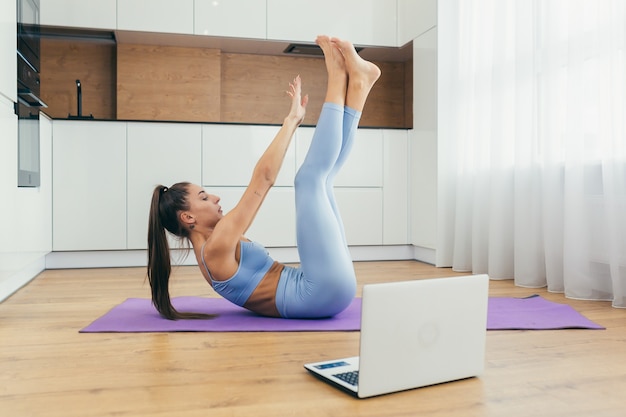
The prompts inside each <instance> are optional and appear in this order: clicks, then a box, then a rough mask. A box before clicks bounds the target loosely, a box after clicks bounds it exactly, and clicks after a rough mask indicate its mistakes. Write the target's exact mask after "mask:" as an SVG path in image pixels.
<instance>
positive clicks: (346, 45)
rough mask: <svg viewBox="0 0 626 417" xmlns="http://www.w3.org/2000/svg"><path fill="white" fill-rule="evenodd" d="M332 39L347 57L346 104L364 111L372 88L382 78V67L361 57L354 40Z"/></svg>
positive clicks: (345, 57)
mask: <svg viewBox="0 0 626 417" xmlns="http://www.w3.org/2000/svg"><path fill="white" fill-rule="evenodd" d="M330 41H331V43H333V44H334V45H337V48H339V50H340V51H341V54H342V55H343V57H344V59H345V66H346V70H347V72H348V79H349V83H348V92H347V97H346V104H347V105H348V106H350V107H352V108H354V109H355V110H358V111H362V110H363V106H364V105H365V101H366V100H367V96H368V94H369V92H370V90H371V89H372V87H373V86H374V84H375V83H376V81H377V80H378V78H380V74H381V71H380V68H378V66H376V64H374V63H372V62H369V61H366V60H364V59H363V58H361V57H360V56H359V54H358V53H357V52H356V49H354V45H352V42H350V41H347V40H342V39H339V38H331V40H330Z"/></svg>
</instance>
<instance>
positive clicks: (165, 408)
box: [0, 261, 626, 417]
mask: <svg viewBox="0 0 626 417" xmlns="http://www.w3.org/2000/svg"><path fill="white" fill-rule="evenodd" d="M355 267H356V270H357V276H358V281H359V292H360V290H361V288H362V285H363V284H366V283H374V282H384V281H394V280H412V279H423V278H427V277H441V276H449V275H456V274H455V273H453V272H451V271H450V270H449V269H438V268H434V267H432V266H430V265H425V264H422V263H419V262H412V261H393V262H358V263H356V264H355ZM530 294H541V295H542V296H544V297H545V298H547V299H549V300H552V301H556V302H560V303H567V304H569V305H571V306H573V307H574V308H576V309H577V310H578V311H580V312H581V313H583V314H585V315H586V316H587V317H588V318H589V319H591V320H594V321H596V322H597V323H599V324H602V325H603V326H606V327H607V329H606V330H559V331H490V332H488V334H487V354H486V370H485V373H484V375H482V376H481V377H480V378H472V379H468V380H464V381H458V382H453V383H448V384H442V385H438V386H433V387H427V388H422V389H416V390H411V391H406V392H401V393H396V394H391V395H386V396H381V397H376V398H371V399H366V400H357V399H354V398H352V397H350V396H348V395H346V394H344V393H342V392H340V391H338V390H336V389H334V388H332V387H330V386H327V385H326V384H324V383H322V382H320V381H318V380H317V379H315V378H313V377H312V376H310V375H309V374H308V373H307V372H306V371H305V370H304V369H303V368H302V364H303V363H305V362H309V361H315V360H323V359H325V358H332V357H341V356H352V355H356V354H358V333H357V332H323V333H316V332H312V333H156V334H154V333H143V334H142V333H135V334H106V333H101V334H79V333H78V330H80V329H81V328H83V327H84V326H86V325H87V324H89V323H90V322H91V321H93V320H94V319H96V318H97V317H99V316H100V315H102V314H104V313H105V312H106V311H108V310H109V309H110V308H112V307H113V306H114V305H116V304H118V303H120V302H122V301H124V300H125V299H126V298H128V297H145V298H147V297H148V296H149V286H148V284H147V281H146V280H145V270H144V269H143V268H115V269H89V270H86V269H82V270H49V271H45V272H43V273H42V274H41V275H40V276H39V277H37V278H36V279H35V280H34V281H33V282H31V283H30V284H29V285H27V286H26V287H24V288H23V289H21V290H20V291H19V292H18V293H16V294H15V295H13V296H12V297H10V298H9V299H8V300H6V301H5V302H4V303H2V304H0V416H3V417H4V416H6V417H9V416H11V417H26V416H46V417H53V416H63V417H87V416H133V417H141V416H176V417H191V416H261V417H264V416H272V417H277V416H316V417H318V416H418V415H424V416H463V417H467V416H506V417H515V416H520V417H522V416H524V417H526V416H564V417H565V416H566V417H575V416H581V417H582V416H585V417H587V416H594V417H600V416H611V417H612V416H616V417H617V416H620V417H621V416H624V415H625V413H626V411H625V410H626V399H624V392H626V311H625V310H620V309H614V308H611V307H610V304H609V303H606V302H590V301H576V300H568V299H566V298H565V297H563V296H562V295H560V294H550V293H547V292H546V291H545V289H527V288H518V287H515V286H514V285H513V284H512V282H511V281H491V283H490V295H492V296H516V297H522V296H527V295H530ZM172 295H173V296H178V295H199V296H215V294H214V293H213V291H212V289H211V288H210V287H209V286H208V285H206V284H205V283H204V282H203V280H202V278H201V277H200V274H199V272H198V270H197V268H196V267H189V266H187V267H179V268H177V269H176V271H175V274H174V277H173V282H172Z"/></svg>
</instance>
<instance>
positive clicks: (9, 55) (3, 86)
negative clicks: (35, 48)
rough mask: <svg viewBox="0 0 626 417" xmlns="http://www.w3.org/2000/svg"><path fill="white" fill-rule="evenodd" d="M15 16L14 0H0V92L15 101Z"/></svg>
mask: <svg viewBox="0 0 626 417" xmlns="http://www.w3.org/2000/svg"><path fill="white" fill-rule="evenodd" d="M16 22H17V18H16V11H15V0H0V62H1V64H0V94H2V95H4V96H5V97H6V98H8V99H9V100H11V101H13V102H16V101H17V81H16V74H17V54H16V51H15V45H16V44H17V26H16Z"/></svg>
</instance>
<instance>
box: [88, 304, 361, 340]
mask: <svg viewBox="0 0 626 417" xmlns="http://www.w3.org/2000/svg"><path fill="white" fill-rule="evenodd" d="M172 305H173V306H174V307H175V308H176V309H177V310H178V311H193V312H195V313H211V314H218V315H219V316H218V317H217V318H215V319H212V320H175V321H174V320H166V319H164V318H162V317H161V316H159V313H157V311H156V309H155V308H154V307H153V306H152V303H151V301H150V300H148V299H143V298H129V299H127V300H126V301H124V302H123V303H122V304H120V305H118V306H116V307H114V308H113V309H112V310H111V311H109V312H108V313H106V314H105V315H104V316H102V317H100V318H99V319H97V320H96V321H94V322H93V323H91V324H90V325H89V326H87V327H85V328H84V329H82V330H81V332H82V333H97V332H305V331H355V330H359V329H360V327H361V299H360V298H355V299H354V301H353V302H352V304H351V305H350V306H348V308H347V309H345V310H344V311H342V312H341V313H340V314H338V315H336V316H335V317H332V318H328V319H316V320H294V319H280V318H273V317H263V316H259V315H257V314H255V313H252V312H250V311H248V310H246V309H244V308H242V307H238V306H236V305H234V304H232V303H231V302H230V301H227V300H225V299H223V298H201V297H176V298H173V299H172Z"/></svg>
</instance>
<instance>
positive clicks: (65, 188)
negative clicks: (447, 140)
mask: <svg viewBox="0 0 626 417" xmlns="http://www.w3.org/2000/svg"><path fill="white" fill-rule="evenodd" d="M52 134H53V150H52V160H53V163H52V184H53V202H52V207H53V228H52V233H53V250H55V251H74V250H119V249H126V124H125V123H117V122H97V121H55V122H54V123H53V133H52Z"/></svg>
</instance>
